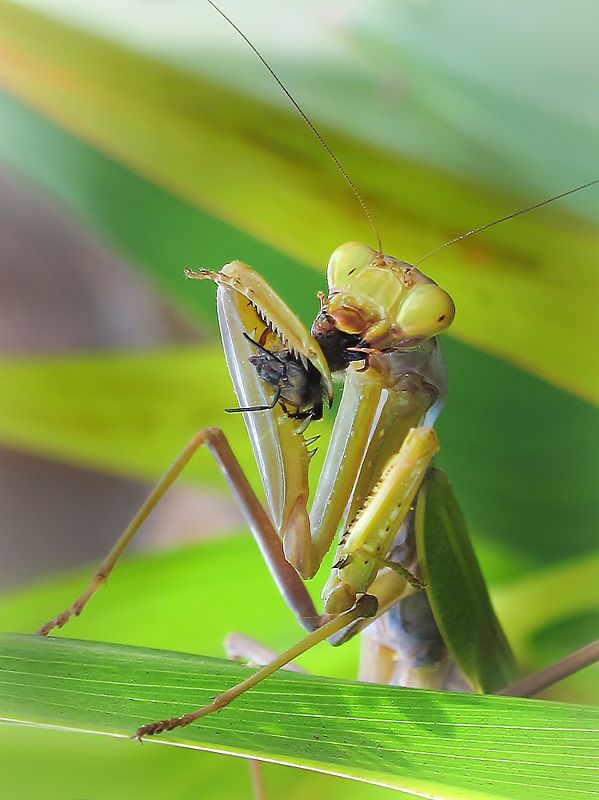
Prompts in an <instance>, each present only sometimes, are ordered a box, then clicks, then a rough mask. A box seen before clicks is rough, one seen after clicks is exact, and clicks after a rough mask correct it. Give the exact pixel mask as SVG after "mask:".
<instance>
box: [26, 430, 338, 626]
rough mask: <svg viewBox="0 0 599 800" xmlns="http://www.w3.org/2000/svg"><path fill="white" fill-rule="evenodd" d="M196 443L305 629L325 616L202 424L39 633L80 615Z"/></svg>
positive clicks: (228, 453)
mask: <svg viewBox="0 0 599 800" xmlns="http://www.w3.org/2000/svg"><path fill="white" fill-rule="evenodd" d="M202 446H206V447H207V448H208V449H209V450H210V452H211V454H212V455H213V456H214V459H215V461H216V462H217V464H218V466H219V467H220V469H221V471H222V473H223V475H224V476H225V478H226V480H227V482H228V483H229V486H230V487H231V489H232V491H233V493H234V494H235V497H236V499H237V501H238V503H239V506H240V508H241V510H242V512H243V514H244V516H245V518H246V521H247V523H248V526H249V528H250V530H251V531H252V534H253V536H254V538H255V540H256V542H257V544H258V547H259V548H260V551H261V553H262V555H263V557H264V560H265V561H266V563H267V565H268V567H269V569H270V572H271V574H272V575H273V578H274V580H275V582H276V584H277V586H278V588H279V591H280V592H281V594H282V595H283V597H284V599H285V601H286V603H287V605H288V606H289V608H290V609H291V610H292V611H293V612H294V613H295V614H296V616H297V617H298V619H299V621H300V622H301V624H302V625H303V626H304V627H305V628H306V629H307V630H314V629H316V628H317V627H318V626H319V625H320V624H322V622H323V621H326V620H327V619H328V617H327V616H324V617H323V616H321V615H319V614H318V612H317V611H316V608H315V607H314V603H313V602H312V599H311V597H310V595H309V594H308V592H307V590H306V588H305V586H304V584H303V583H302V580H301V578H300V577H299V575H298V574H297V572H296V571H295V570H294V569H293V567H292V566H291V565H290V564H289V562H288V561H286V559H285V556H284V555H283V549H282V547H281V540H280V539H279V537H278V536H277V533H276V531H275V529H274V527H273V524H272V522H271V520H270V517H269V516H268V514H267V513H266V511H265V510H264V508H263V507H262V505H261V504H260V501H259V500H258V498H257V497H256V494H255V493H254V490H253V489H252V487H251V486H250V484H249V482H248V480H247V478H246V477H245V474H244V472H243V470H242V469H241V466H240V464H239V462H238V461H237V459H236V457H235V455H234V453H233V451H232V450H231V447H230V445H229V443H228V441H227V438H226V436H225V434H224V433H223V432H222V430H220V428H204V429H203V430H201V431H198V433H196V434H195V435H194V436H193V437H192V439H191V441H190V442H189V444H188V445H187V447H186V448H185V449H184V450H183V451H182V452H181V453H180V455H179V456H178V457H177V459H176V460H175V461H174V463H173V464H172V465H171V467H170V468H169V469H168V470H167V471H166V472H165V474H164V475H163V476H162V478H161V479H160V480H159V481H158V483H157V484H156V486H155V487H154V488H153V489H152V491H151V492H150V494H149V496H148V498H147V499H146V501H145V502H144V503H143V505H142V506H141V508H140V509H139V511H138V512H137V513H136V514H135V516H134V517H133V519H132V520H131V522H130V523H129V525H128V526H127V528H126V529H125V530H124V531H123V533H122V534H121V536H120V537H119V538H118V540H117V542H116V544H115V545H114V547H113V548H112V550H111V551H110V552H109V553H108V555H107V556H106V558H105V559H104V560H103V561H102V563H101V564H100V567H99V568H98V570H97V572H96V573H95V575H94V576H93V578H92V580H91V581H90V583H89V585H88V587H87V588H86V589H85V591H84V592H82V594H81V595H79V597H78V598H77V599H76V600H75V601H74V602H73V603H72V604H71V605H70V606H69V608H67V609H66V610H65V611H63V612H62V613H61V614H58V615H57V616H56V617H54V618H53V619H51V620H50V621H49V622H47V623H45V625H42V627H41V628H40V629H39V630H38V633H39V634H41V635H42V636H47V635H48V634H49V633H50V631H52V630H53V629H54V628H62V627H63V625H65V624H66V623H67V622H68V620H69V619H70V618H71V617H72V616H79V614H81V612H82V611H83V609H84V607H85V606H86V605H87V603H88V601H89V600H90V598H91V597H92V596H93V595H94V594H95V592H96V590H97V589H98V588H99V587H100V586H101V585H102V584H103V583H105V582H106V580H107V578H108V576H109V575H110V573H111V572H112V570H113V568H114V566H115V564H116V562H117V561H118V559H119V558H120V557H121V555H122V554H123V553H124V551H125V550H126V548H127V546H128V545H129V544H130V542H131V541H132V539H133V538H134V537H135V535H136V534H137V532H138V531H139V529H140V528H141V526H142V525H143V523H144V521H145V520H146V519H147V518H148V517H149V515H150V514H151V512H152V511H153V509H154V508H155V507H156V505H157V504H158V502H159V501H160V500H161V498H162V497H163V495H164V494H165V492H166V491H167V490H168V489H169V487H170V486H171V485H172V484H173V483H174V481H175V480H176V479H177V477H178V476H179V475H180V473H181V472H182V470H183V469H184V467H185V466H186V465H187V464H188V463H189V461H190V460H191V458H192V457H193V455H194V454H195V453H196V452H197V450H198V449H199V448H200V447H202Z"/></svg>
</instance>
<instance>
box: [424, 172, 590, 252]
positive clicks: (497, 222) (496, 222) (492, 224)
mask: <svg viewBox="0 0 599 800" xmlns="http://www.w3.org/2000/svg"><path fill="white" fill-rule="evenodd" d="M596 183H599V178H595V180H593V181H589V182H588V183H583V184H582V186H576V187H575V188H574V189H568V191H566V192H561V193H560V194H555V195H553V197H548V198H547V199H546V200H542V201H541V202H540V203H535V204H534V205H532V206H527V208H521V209H520V210H519V211H514V212H513V214H508V215H507V216H506V217H501V219H496V220H494V221H493V222H487V223H486V225H481V226H480V227H478V228H473V229H472V230H471V231H466V233H462V234H460V236H456V237H455V239H451V240H450V241H449V242H445V244H442V245H439V247H435V249H434V250H431V251H430V252H428V253H427V254H426V255H424V256H422V258H419V259H418V261H417V262H416V263H415V264H414V266H415V267H418V266H420V264H422V263H423V262H424V261H427V260H428V259H429V258H430V257H431V256H434V255H436V254H437V253H439V252H440V251H441V250H445V248H446V247H449V246H450V245H452V244H455V243H456V242H461V241H462V240H463V239H468V237H470V236H474V234H475V233H480V232H481V231H486V230H487V228H493V227H495V225H500V224H501V223H502V222H507V221H508V220H510V219H514V217H519V216H520V215H521V214H528V212H529V211H534V210H535V209H537V208H541V206H546V205H548V204H549V203H553V201H554V200H561V199H562V197H567V196H568V195H569V194H574V193H575V192H580V191H581V189H588V188H589V186H594V185H595V184H596Z"/></svg>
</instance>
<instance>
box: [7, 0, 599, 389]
mask: <svg viewBox="0 0 599 800" xmlns="http://www.w3.org/2000/svg"><path fill="white" fill-rule="evenodd" d="M0 21H1V23H2V24H1V27H0V30H1V33H0V77H1V78H2V81H3V83H4V85H5V86H7V87H8V89H9V91H11V92H12V93H13V94H15V95H16V96H18V97H19V98H21V99H22V100H23V101H24V102H26V103H27V104H29V105H32V106H33V107H35V108H36V109H38V110H39V111H41V112H42V113H43V114H45V115H47V116H48V117H49V118H50V119H52V120H53V121H54V122H55V123H56V124H57V125H58V126H60V127H64V128H66V129H68V130H70V131H72V132H74V133H75V134H76V136H77V137H79V138H81V139H83V140H85V141H87V142H91V143H93V144H94V146H95V147H97V148H98V149H99V150H100V151H102V152H104V153H106V154H109V155H110V156H111V157H112V158H113V159H115V160H117V161H120V162H121V163H124V164H126V165H128V166H129V167H130V168H131V170H133V171H134V172H137V173H139V174H141V175H143V176H144V177H146V178H147V179H149V180H150V181H152V182H154V183H156V184H157V185H159V186H161V187H163V188H165V189H167V190H168V191H169V192H171V193H172V194H174V195H176V196H177V197H178V198H180V199H183V200H185V201H187V202H189V203H190V204H192V205H195V206H197V207H199V208H201V209H203V211H204V212H207V213H208V214H209V215H214V216H216V217H218V218H219V219H223V220H226V221H228V222H229V223H232V224H233V225H234V226H235V227H239V228H240V229H242V230H244V231H246V232H248V233H249V234H251V235H252V236H254V237H255V238H257V239H259V240H261V241H263V242H267V243H268V244H269V245H270V246H271V247H273V248H277V249H280V250H283V251H285V252H286V253H289V254H290V255H292V256H293V257H294V258H295V259H297V260H299V261H301V262H303V263H304V264H310V265H316V264H318V265H320V266H321V268H322V265H324V263H326V259H327V256H328V253H329V252H330V251H331V249H332V248H333V247H334V246H335V245H337V244H338V243H339V242H340V241H343V240H347V239H352V238H353V239H355V238H363V237H365V236H367V228H366V226H365V223H364V220H363V218H361V217H360V216H359V209H358V207H357V204H355V203H354V204H351V202H350V200H351V198H350V197H348V193H347V191H346V188H345V187H343V185H342V183H341V181H340V180H339V178H338V176H337V175H336V174H335V171H334V170H333V169H331V168H330V166H329V164H328V163H327V161H326V158H325V156H324V155H323V154H322V153H321V152H319V150H318V148H317V147H315V145H314V143H313V142H312V141H311V140H310V137H309V136H308V135H307V134H306V131H305V130H304V128H303V127H302V126H301V124H300V123H299V121H298V120H295V119H293V118H292V117H291V116H290V115H287V114H284V113H281V112H278V111H275V110H274V109H272V108H270V107H268V106H266V105H262V104H260V103H258V102H256V101H251V100H248V99H247V98H245V97H243V96H241V95H239V94H237V93H234V92H231V91H230V90H223V89H222V88H218V87H216V86H214V85H212V84H210V83H208V82H206V81H203V80H201V79H199V78H193V77H192V76H190V75H188V74H185V73H183V72H180V71H177V70H175V69H174V68H170V67H167V66H165V65H163V64H159V63H157V62H155V61H152V60H150V59H147V58H144V57H142V56H140V55H136V54H133V53H130V52H127V51H125V50H123V49H121V48H119V47H117V46H116V45H113V44H110V43H108V42H105V41H102V40H99V39H95V38H93V37H91V36H89V35H87V34H84V33H82V32H80V31H74V30H71V29H68V28H66V27H63V26H61V25H59V24H57V23H55V22H52V21H50V20H48V19H44V18H43V17H40V16H36V15H35V14H33V13H31V12H28V11H25V10H24V9H21V8H17V7H15V6H12V5H11V4H9V3H5V4H3V6H2V8H1V9H0ZM164 87H168V91H165V88H164ZM206 109H210V113H209V114H207V113H206ZM8 110H9V114H8V119H7V120H3V127H6V129H7V130H8V131H9V135H6V136H4V137H3V139H2V150H1V151H0V152H1V153H2V154H3V157H4V158H6V159H10V160H14V161H15V162H16V163H17V164H18V165H19V166H18V168H19V169H20V170H22V171H24V172H25V173H26V174H28V175H31V176H33V177H36V178H37V176H39V175H40V174H41V175H42V176H43V177H42V182H43V183H48V182H49V183H56V182H57V181H59V182H60V183H61V185H62V186H63V188H64V186H65V185H67V186H68V185H70V189H69V193H70V194H71V195H75V194H77V193H78V192H81V191H82V190H83V191H85V172H84V171H81V170H80V169H79V170H77V172H78V174H75V171H74V170H70V171H68V172H67V173H66V174H64V173H63V174H61V175H60V176H59V175H58V172H57V171H58V170H59V169H60V167H59V166H58V164H59V160H58V161H55V160H54V159H53V158H52V157H48V152H47V150H46V148H47V146H48V145H49V146H50V148H52V147H56V146H57V145H58V146H59V147H60V148H64V147H66V146H67V144H66V142H67V140H66V139H64V140H63V141H62V143H60V142H57V140H56V138H55V137H56V133H53V134H52V135H50V137H49V139H48V138H47V137H45V136H44V131H43V130H42V128H43V126H40V130H39V131H37V129H36V135H37V134H39V137H40V138H39V140H38V147H37V148H33V149H31V148H30V147H29V145H28V144H26V141H27V138H28V137H27V136H26V135H25V136H23V135H20V134H21V133H22V129H21V128H20V127H19V124H17V125H16V126H12V125H11V122H12V121H13V120H11V115H10V108H9V109H8ZM21 121H22V120H21ZM18 122H19V120H17V123H18ZM330 138H331V143H332V145H333V146H334V148H335V150H336V152H337V153H338V155H339V156H340V158H341V160H342V161H343V162H344V163H348V164H351V167H352V170H351V171H352V175H353V177H354V180H355V181H356V182H357V184H358V185H359V186H360V187H362V188H363V190H364V192H365V194H367V195H368V196H369V197H371V198H372V202H371V205H372V210H373V213H374V216H375V217H376V219H377V222H378V224H379V227H380V228H381V229H382V231H383V234H384V236H383V238H384V241H385V246H386V249H388V250H389V251H392V252H395V253H396V254H397V255H398V256H401V257H404V258H407V259H410V258H414V257H417V256H418V255H420V254H422V253H423V252H426V251H427V250H428V249H430V247H431V246H434V245H435V244H437V243H440V242H442V241H444V240H446V239H447V238H448V236H449V237H450V236H451V235H452V234H453V233H454V232H461V231H464V230H467V229H469V228H471V227H473V225H476V224H478V223H482V222H487V221H489V220H491V219H494V218H497V217H500V216H502V215H504V214H505V213H506V212H507V211H510V210H512V209H514V208H517V207H519V206H521V205H522V204H523V202H524V201H522V200H517V199H515V198H513V199H511V200H507V199H500V198H498V197H497V196H495V195H492V194H489V193H488V192H485V191H483V190H481V189H480V188H473V187H472V186H469V185H467V184H465V183H463V182H461V181H459V180H456V179H455V178H449V177H447V176H445V175H443V174H441V173H438V172H436V171H434V170H431V169H429V168H426V167H423V166H422V165H420V164H416V163H413V162H409V161H406V160H405V159H401V158H399V157H398V156H396V155H391V154H389V153H386V152H383V151H380V150H376V149H375V148H373V147H372V146H366V145H364V144H363V143H362V142H359V143H358V142H356V141H354V140H350V139H348V138H347V137H343V136H341V135H340V134H335V135H334V136H333V135H331V137H330ZM44 151H46V152H44ZM298 163H299V164H301V169H298V167H297V164H298ZM239 164H243V174H241V171H240V169H239ZM398 187H401V198H400V197H399V196H398ZM116 197H118V195H117V196H116ZM406 198H409V202H408V201H407V200H406ZM406 209H409V210H406ZM136 213H140V209H139V208H136ZM118 214H119V215H120V216H121V221H120V222H118V223H116V222H115V220H114V219H113V217H114V213H113V214H112V215H107V214H106V212H105V210H104V209H101V210H100V213H99V214H97V215H96V217H95V221H96V224H98V223H99V224H100V226H101V228H104V229H108V230H109V231H110V230H111V228H112V227H114V226H116V227H121V226H122V216H123V215H122V210H119V211H118ZM145 228H146V229H150V228H151V223H150V222H149V221H148V224H146V226H145ZM596 241H597V238H596V235H595V234H593V233H592V232H591V231H590V230H589V229H588V227H585V226H584V225H582V224H578V223H575V222H573V221H571V220H568V219H567V218H566V217H564V216H562V215H561V214H560V213H559V211H558V210H556V209H554V210H553V211H551V212H547V213H546V214H545V213H540V214H538V215H536V216H534V217H528V218H525V219H522V220H520V221H518V223H513V224H512V225H510V226H504V227H502V228H501V229H499V230H497V231H493V232H489V233H488V234H487V235H485V236H484V237H479V238H477V239H476V240H473V241H472V242H470V243H465V244H464V245H463V246H460V247H455V248H452V249H450V250H448V251H447V254H446V255H444V256H443V260H442V261H441V260H439V261H438V262H437V264H438V265H439V267H440V269H441V272H439V274H438V276H437V277H439V278H440V279H441V280H442V282H443V284H444V285H445V286H446V288H448V289H449V291H450V292H451V293H452V294H453V295H454V297H455V300H456V303H457V306H458V309H459V314H458V317H457V320H456V323H455V326H454V329H455V330H454V332H455V334H456V335H457V336H459V337H460V338H461V339H462V340H464V341H467V342H470V343H472V344H474V345H476V346H477V347H482V348H484V349H485V350H487V351H488V352H492V353H497V354H501V355H503V356H504V357H506V358H508V359H510V360H511V361H513V362H515V363H518V364H521V365H523V366H525V367H526V369H528V370H530V371H532V372H534V373H536V374H538V375H542V376H544V377H546V378H548V379H549V380H551V381H553V382H554V383H556V384H558V385H560V386H563V387H566V388H568V389H569V390H570V391H573V392H576V393H577V394H579V395H581V396H584V397H596V396H597V386H598V383H599V375H598V374H597V371H596V370H593V369H590V368H589V364H592V363H593V360H592V351H591V347H592V337H593V332H594V320H593V307H592V304H589V303H588V298H589V297H590V296H592V295H593V294H594V293H595V292H596V291H597V280H598V278H597V272H596V270H594V269H593V253H594V251H595V249H596ZM235 255H237V256H238V257H241V258H244V259H245V260H248V259H247V257H246V254H245V253H242V252H241V253H236V254H235ZM564 264H567V273H568V286H567V291H565V290H564V279H563V276H564ZM256 266H259V265H256ZM301 274H302V273H301V272H300V273H298V277H299V276H300V275H301ZM433 274H434V275H436V274H437V273H436V271H435V270H433ZM572 342H576V347H572V346H571V343H572Z"/></svg>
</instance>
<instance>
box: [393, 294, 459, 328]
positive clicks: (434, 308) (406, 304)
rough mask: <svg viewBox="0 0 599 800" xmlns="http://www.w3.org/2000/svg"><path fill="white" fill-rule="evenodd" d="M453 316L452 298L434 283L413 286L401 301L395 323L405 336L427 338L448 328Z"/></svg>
mask: <svg viewBox="0 0 599 800" xmlns="http://www.w3.org/2000/svg"><path fill="white" fill-rule="evenodd" d="M454 316H455V306H454V304H453V300H452V299H451V297H450V296H449V295H448V294H447V292H446V291H445V290H444V289H441V287H440V286H437V284H436V283H422V284H419V285H417V286H415V287H414V288H413V289H412V290H411V291H410V293H409V294H408V295H407V297H406V298H405V300H404V301H403V302H402V304H401V306H400V308H399V312H398V314H397V323H398V325H399V327H400V328H401V329H402V331H403V332H404V333H405V334H406V336H414V337H417V338H424V339H426V338H429V337H430V336H436V335H437V334H438V333H441V331H444V330H445V329H446V328H449V326H450V325H451V323H452V322H453V318H454Z"/></svg>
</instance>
